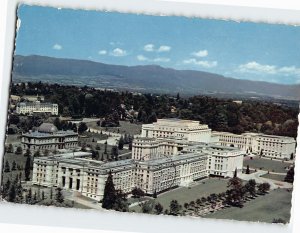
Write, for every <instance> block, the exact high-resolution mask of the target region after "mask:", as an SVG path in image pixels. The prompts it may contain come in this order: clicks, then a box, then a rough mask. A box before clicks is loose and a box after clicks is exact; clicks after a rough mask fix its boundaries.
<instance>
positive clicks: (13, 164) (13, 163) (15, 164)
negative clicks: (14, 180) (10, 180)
mask: <svg viewBox="0 0 300 233" xmlns="http://www.w3.org/2000/svg"><path fill="white" fill-rule="evenodd" d="M11 170H12V171H15V170H17V163H16V161H15V160H14V161H13V162H12V166H11Z"/></svg>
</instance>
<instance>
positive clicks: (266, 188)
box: [258, 182, 271, 194]
mask: <svg viewBox="0 0 300 233" xmlns="http://www.w3.org/2000/svg"><path fill="white" fill-rule="evenodd" d="M270 187H271V186H270V184H269V183H266V182H265V183H262V184H259V185H258V191H259V192H260V193H261V194H266V193H267V192H268V191H269V190H270Z"/></svg>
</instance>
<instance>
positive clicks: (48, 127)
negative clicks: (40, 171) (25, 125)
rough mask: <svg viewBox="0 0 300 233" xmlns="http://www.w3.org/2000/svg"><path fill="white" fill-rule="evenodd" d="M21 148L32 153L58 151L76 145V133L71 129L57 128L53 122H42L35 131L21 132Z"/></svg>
mask: <svg viewBox="0 0 300 233" xmlns="http://www.w3.org/2000/svg"><path fill="white" fill-rule="evenodd" d="M21 142H22V147H23V150H24V151H26V150H27V149H29V150H30V152H31V153H32V154H33V153H35V152H36V151H40V152H41V153H44V152H45V151H49V152H51V151H58V150H61V149H75V148H77V147H78V133H76V132H74V131H72V130H67V131H64V130H58V129H57V128H56V127H55V126H54V125H53V124H50V123H43V124H41V125H40V127H39V128H38V130H37V131H33V132H28V133H23V134H22V139H21Z"/></svg>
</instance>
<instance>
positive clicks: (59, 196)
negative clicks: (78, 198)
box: [55, 188, 64, 203]
mask: <svg viewBox="0 0 300 233" xmlns="http://www.w3.org/2000/svg"><path fill="white" fill-rule="evenodd" d="M55 201H57V202H58V203H63V202H64V196H63V194H62V189H61V188H57V189H56V194H55Z"/></svg>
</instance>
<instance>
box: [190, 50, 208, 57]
mask: <svg viewBox="0 0 300 233" xmlns="http://www.w3.org/2000/svg"><path fill="white" fill-rule="evenodd" d="M192 55H193V56H195V57H207V56H208V51H207V50H199V51H198V52H193V53H192Z"/></svg>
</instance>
